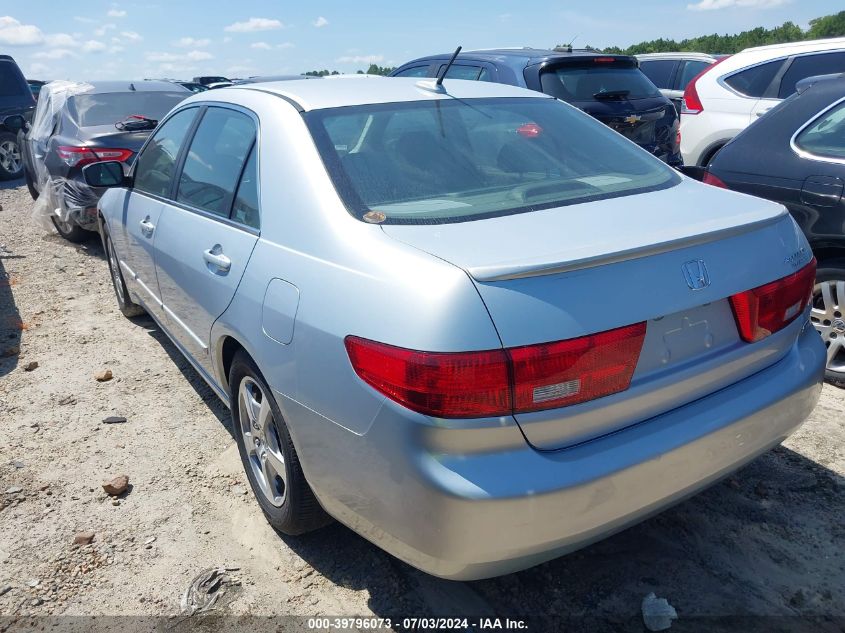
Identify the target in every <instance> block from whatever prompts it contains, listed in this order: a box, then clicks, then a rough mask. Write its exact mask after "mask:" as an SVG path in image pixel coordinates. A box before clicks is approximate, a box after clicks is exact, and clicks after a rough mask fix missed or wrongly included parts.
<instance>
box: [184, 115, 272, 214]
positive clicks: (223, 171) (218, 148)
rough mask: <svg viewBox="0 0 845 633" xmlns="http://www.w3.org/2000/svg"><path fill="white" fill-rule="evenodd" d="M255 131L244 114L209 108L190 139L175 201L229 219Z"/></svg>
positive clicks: (249, 119)
mask: <svg viewBox="0 0 845 633" xmlns="http://www.w3.org/2000/svg"><path fill="white" fill-rule="evenodd" d="M255 132H256V130H255V123H254V122H253V120H252V119H251V118H250V117H249V116H247V115H246V114H244V113H243V112H238V111H236V110H229V109H227V108H209V109H208V110H207V111H206V113H205V115H204V116H203V118H202V121H200V124H199V126H198V127H197V131H196V134H194V138H193V139H192V140H191V146H190V149H189V150H188V155H187V156H186V158H185V165H184V167H182V173H181V174H180V175H179V189H178V190H177V193H176V201H177V202H183V203H185V204H188V205H190V206H192V207H195V208H197V209H202V210H203V211H208V212H210V213H213V214H215V215H219V216H222V217H229V209H230V208H231V206H232V199H233V198H234V196H235V188H236V187H237V186H238V180H239V179H240V176H241V172H242V170H243V168H244V163H245V162H246V159H247V156H248V154H249V151H250V149H251V148H252V146H253V143H254V142H255Z"/></svg>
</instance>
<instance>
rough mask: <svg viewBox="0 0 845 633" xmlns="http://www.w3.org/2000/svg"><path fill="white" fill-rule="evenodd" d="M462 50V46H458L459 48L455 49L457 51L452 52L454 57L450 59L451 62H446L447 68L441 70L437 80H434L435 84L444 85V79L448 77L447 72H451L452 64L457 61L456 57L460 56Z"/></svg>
mask: <svg viewBox="0 0 845 633" xmlns="http://www.w3.org/2000/svg"><path fill="white" fill-rule="evenodd" d="M460 52H461V47H460V46H458V48H456V49H455V52H454V53H452V59H450V60H449V63H448V64H446V66H445V68H443V70H441V71H440V74H439V75H438V76H437V81H435V82H434V85H435V86H438V87H439V86H442V85H443V79H444V78H445V77H446V73H448V72H449V69H450V68H451V67H452V64H454V63H455V59H456V58H457V57H458V53H460Z"/></svg>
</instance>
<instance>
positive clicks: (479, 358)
mask: <svg viewBox="0 0 845 633" xmlns="http://www.w3.org/2000/svg"><path fill="white" fill-rule="evenodd" d="M346 351H347V353H348V354H349V360H351V361H352V367H354V368H355V372H356V373H357V374H358V376H360V377H361V379H362V380H363V381H364V382H366V383H367V384H369V385H370V386H371V387H373V388H374V389H376V390H378V391H380V392H381V393H383V394H384V395H386V396H387V397H388V398H391V399H392V400H395V401H396V402H398V403H399V404H401V405H404V406H406V407H408V408H409V409H412V410H414V411H419V412H420V413H425V414H426V415H432V416H435V417H442V418H480V417H488V416H499V415H503V414H505V413H508V414H509V413H510V411H511V409H512V406H511V390H510V384H509V380H508V359H507V356H506V354H505V352H504V351H503V350H490V351H486V352H464V353H457V354H452V353H448V354H446V353H433V352H417V351H414V350H409V349H403V348H401V347H393V346H392V345H384V344H383V343H376V342H374V341H368V340H367V339H362V338H358V337H355V336H347V337H346Z"/></svg>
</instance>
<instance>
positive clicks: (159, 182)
mask: <svg viewBox="0 0 845 633" xmlns="http://www.w3.org/2000/svg"><path fill="white" fill-rule="evenodd" d="M196 113H197V109H196V108H188V109H187V110H182V111H181V112H177V113H176V114H174V115H173V116H172V117H170V118H169V119H168V120H167V121H166V122H165V123H164V125H162V126H161V127H160V128H158V130H157V131H156V133H155V134H154V135H153V137H152V139H150V142H149V143H147V146H146V147H145V148H144V149H143V150H142V151H141V154H140V155H139V156H138V160H137V162H136V164H135V184H134V187H135V189H137V190H138V191H143V192H146V193H151V194H153V195H156V196H168V195H170V185H171V182H172V179H173V172H174V171H176V157H177V156H178V155H179V148H180V147H181V146H182V142H183V141H184V140H185V136H186V135H187V134H188V130H189V129H190V127H191V123H193V121H194V116H195V115H196Z"/></svg>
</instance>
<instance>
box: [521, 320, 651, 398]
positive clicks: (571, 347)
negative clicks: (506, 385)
mask: <svg viewBox="0 0 845 633" xmlns="http://www.w3.org/2000/svg"><path fill="white" fill-rule="evenodd" d="M645 330H646V325H645V323H636V324H634V325H629V326H627V327H623V328H619V329H616V330H609V331H607V332H600V333H599V334H593V335H591V336H582V337H581V338H575V339H570V340H568V341H559V342H557V343H546V344H545V345H529V346H526V347H516V348H513V349H509V350H507V351H508V355H509V356H510V359H511V363H512V367H513V380H514V412H515V413H526V412H528V411H539V410H541V409H555V408H557V407H565V406H567V405H571V404H577V403H579V402H585V401H587V400H594V399H596V398H601V397H602V396H607V395H610V394H612V393H617V392H619V391H625V389H627V388H628V386H629V385H630V384H631V376H633V375H634V369H636V367H637V360H638V359H639V357H640V350H641V349H642V346H643V337H644V336H645Z"/></svg>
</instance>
